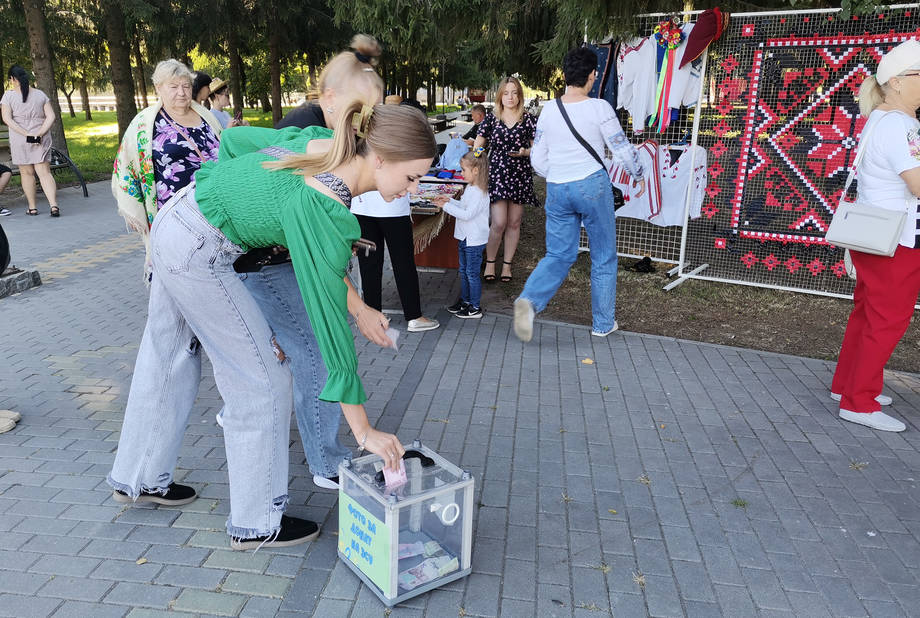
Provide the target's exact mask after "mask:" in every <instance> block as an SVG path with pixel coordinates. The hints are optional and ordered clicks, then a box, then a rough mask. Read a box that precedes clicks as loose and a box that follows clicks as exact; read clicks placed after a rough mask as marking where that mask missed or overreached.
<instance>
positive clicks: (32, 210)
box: [26, 208, 38, 217]
mask: <svg viewBox="0 0 920 618" xmlns="http://www.w3.org/2000/svg"><path fill="white" fill-rule="evenodd" d="M26 214H27V215H29V216H30V217H35V216H37V215H38V209H37V208H30V209H29V210H27V211H26Z"/></svg>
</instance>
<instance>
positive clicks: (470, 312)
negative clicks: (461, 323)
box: [457, 305, 482, 320]
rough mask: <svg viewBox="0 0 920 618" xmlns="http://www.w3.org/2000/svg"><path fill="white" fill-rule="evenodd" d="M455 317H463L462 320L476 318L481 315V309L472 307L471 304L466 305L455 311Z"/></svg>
mask: <svg viewBox="0 0 920 618" xmlns="http://www.w3.org/2000/svg"><path fill="white" fill-rule="evenodd" d="M457 317H458V318H463V319H464V320H478V319H480V318H481V317H482V309H480V308H479V307H474V306H473V305H466V306H465V307H464V308H463V309H461V310H460V311H458V312H457Z"/></svg>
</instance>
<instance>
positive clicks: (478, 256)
mask: <svg viewBox="0 0 920 618" xmlns="http://www.w3.org/2000/svg"><path fill="white" fill-rule="evenodd" d="M485 248H486V246H485V245H474V246H472V247H468V246H467V245H466V241H465V240H461V241H460V243H459V246H458V249H457V252H458V253H459V256H460V300H462V301H463V302H465V303H467V304H468V305H472V306H474V307H476V308H477V309H479V304H480V303H481V302H482V281H481V280H480V279H479V269H480V268H482V252H483V251H484V250H485Z"/></svg>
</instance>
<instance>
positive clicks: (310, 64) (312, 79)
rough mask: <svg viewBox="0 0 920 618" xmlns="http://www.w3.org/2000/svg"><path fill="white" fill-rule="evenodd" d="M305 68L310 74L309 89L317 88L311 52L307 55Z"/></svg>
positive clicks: (317, 83)
mask: <svg viewBox="0 0 920 618" xmlns="http://www.w3.org/2000/svg"><path fill="white" fill-rule="evenodd" d="M307 70H308V71H309V74H310V89H311V90H317V89H318V88H319V78H318V77H317V75H316V61H315V60H314V59H313V54H310V55H309V56H308V57H307Z"/></svg>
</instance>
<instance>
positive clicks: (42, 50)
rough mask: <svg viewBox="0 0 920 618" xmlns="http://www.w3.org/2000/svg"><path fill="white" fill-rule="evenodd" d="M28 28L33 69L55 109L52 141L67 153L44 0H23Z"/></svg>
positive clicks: (39, 87)
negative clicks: (46, 25)
mask: <svg viewBox="0 0 920 618" xmlns="http://www.w3.org/2000/svg"><path fill="white" fill-rule="evenodd" d="M22 6H23V9H24V12H25V17H26V30H27V31H28V34H29V49H30V51H31V55H32V70H33V71H34V72H35V82H36V85H37V86H38V89H39V90H41V91H42V92H44V93H45V94H46V95H48V98H49V99H50V101H51V108H52V109H53V110H54V124H52V125H51V131H50V133H51V141H52V142H53V143H54V147H55V148H57V149H58V150H60V151H61V152H63V153H65V154H67V139H66V138H65V137H64V124H63V123H62V122H61V106H60V104H59V103H58V95H57V91H58V89H57V86H56V85H55V83H54V65H53V61H52V59H51V45H50V44H49V43H48V30H47V28H46V27H45V12H44V8H45V2H44V0H23V3H22Z"/></svg>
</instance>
